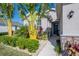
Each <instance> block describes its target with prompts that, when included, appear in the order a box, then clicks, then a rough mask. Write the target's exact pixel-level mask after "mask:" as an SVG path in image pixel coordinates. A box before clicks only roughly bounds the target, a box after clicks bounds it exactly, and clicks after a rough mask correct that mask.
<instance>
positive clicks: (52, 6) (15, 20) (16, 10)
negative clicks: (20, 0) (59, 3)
mask: <svg viewBox="0 0 79 59" xmlns="http://www.w3.org/2000/svg"><path fill="white" fill-rule="evenodd" d="M49 7H50V8H55V7H56V6H55V3H50V4H49ZM14 8H15V9H14V12H13V16H14V17H13V18H12V21H13V22H19V23H21V24H22V23H23V21H22V19H21V18H20V16H19V12H18V6H17V4H14ZM38 9H39V7H38V6H36V10H37V11H38ZM26 12H27V11H26Z"/></svg>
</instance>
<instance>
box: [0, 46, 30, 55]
mask: <svg viewBox="0 0 79 59" xmlns="http://www.w3.org/2000/svg"><path fill="white" fill-rule="evenodd" d="M0 56H29V55H28V54H26V53H23V52H20V51H17V50H14V49H12V48H9V47H6V46H3V45H0Z"/></svg>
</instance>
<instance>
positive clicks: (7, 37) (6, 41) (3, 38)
mask: <svg viewBox="0 0 79 59" xmlns="http://www.w3.org/2000/svg"><path fill="white" fill-rule="evenodd" d="M1 39H2V42H3V43H4V44H7V45H9V44H10V42H11V37H9V36H2V38H1Z"/></svg>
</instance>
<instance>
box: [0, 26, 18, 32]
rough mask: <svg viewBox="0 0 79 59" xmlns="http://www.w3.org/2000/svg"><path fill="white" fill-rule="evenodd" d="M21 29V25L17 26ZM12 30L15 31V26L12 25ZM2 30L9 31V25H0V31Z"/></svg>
mask: <svg viewBox="0 0 79 59" xmlns="http://www.w3.org/2000/svg"><path fill="white" fill-rule="evenodd" d="M17 29H19V27H18V28H17ZM12 30H13V31H15V27H14V26H13V27H12ZM1 32H8V27H7V26H0V33H1Z"/></svg>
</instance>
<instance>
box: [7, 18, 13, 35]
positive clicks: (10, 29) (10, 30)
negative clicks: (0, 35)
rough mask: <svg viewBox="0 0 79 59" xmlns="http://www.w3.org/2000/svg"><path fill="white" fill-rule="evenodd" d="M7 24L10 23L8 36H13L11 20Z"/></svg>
mask: <svg viewBox="0 0 79 59" xmlns="http://www.w3.org/2000/svg"><path fill="white" fill-rule="evenodd" d="M7 23H8V35H9V36H12V22H11V20H10V19H9V20H7Z"/></svg>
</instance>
